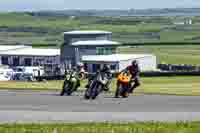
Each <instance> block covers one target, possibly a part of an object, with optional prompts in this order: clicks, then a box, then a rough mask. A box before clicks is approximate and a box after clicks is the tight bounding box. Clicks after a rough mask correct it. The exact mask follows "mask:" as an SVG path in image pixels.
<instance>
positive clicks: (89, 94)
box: [84, 72, 108, 99]
mask: <svg viewBox="0 0 200 133" xmlns="http://www.w3.org/2000/svg"><path fill="white" fill-rule="evenodd" d="M104 74H105V73H103V72H97V73H96V75H95V76H94V77H93V78H92V80H90V83H89V86H88V88H87V89H86V91H85V95H84V96H85V99H90V98H91V99H96V97H97V96H98V95H99V94H100V93H101V92H102V91H103V90H104V88H105V85H106V84H107V82H108V78H106V76H105V75H104Z"/></svg>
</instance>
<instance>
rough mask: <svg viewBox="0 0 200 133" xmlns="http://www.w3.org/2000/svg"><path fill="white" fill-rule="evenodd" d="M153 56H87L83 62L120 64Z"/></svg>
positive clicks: (83, 58)
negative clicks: (120, 62)
mask: <svg viewBox="0 0 200 133" xmlns="http://www.w3.org/2000/svg"><path fill="white" fill-rule="evenodd" d="M149 56H153V55H151V54H112V55H86V56H82V61H89V62H93V61H95V62H119V61H125V60H131V59H139V58H144V57H149Z"/></svg>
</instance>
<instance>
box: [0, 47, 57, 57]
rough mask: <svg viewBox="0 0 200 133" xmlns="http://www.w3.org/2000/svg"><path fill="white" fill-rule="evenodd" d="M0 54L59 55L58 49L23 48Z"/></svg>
mask: <svg viewBox="0 0 200 133" xmlns="http://www.w3.org/2000/svg"><path fill="white" fill-rule="evenodd" d="M0 55H24V56H57V55H60V49H39V48H24V49H16V50H8V51H3V52H1V53H0Z"/></svg>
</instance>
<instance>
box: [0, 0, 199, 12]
mask: <svg viewBox="0 0 200 133" xmlns="http://www.w3.org/2000/svg"><path fill="white" fill-rule="evenodd" d="M175 7H200V0H0V11H24V10H49V9H50V10H63V9H130V8H135V9H145V8H175Z"/></svg>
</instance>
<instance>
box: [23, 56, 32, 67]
mask: <svg viewBox="0 0 200 133" xmlns="http://www.w3.org/2000/svg"><path fill="white" fill-rule="evenodd" d="M24 65H25V66H32V59H31V58H25V59H24Z"/></svg>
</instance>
